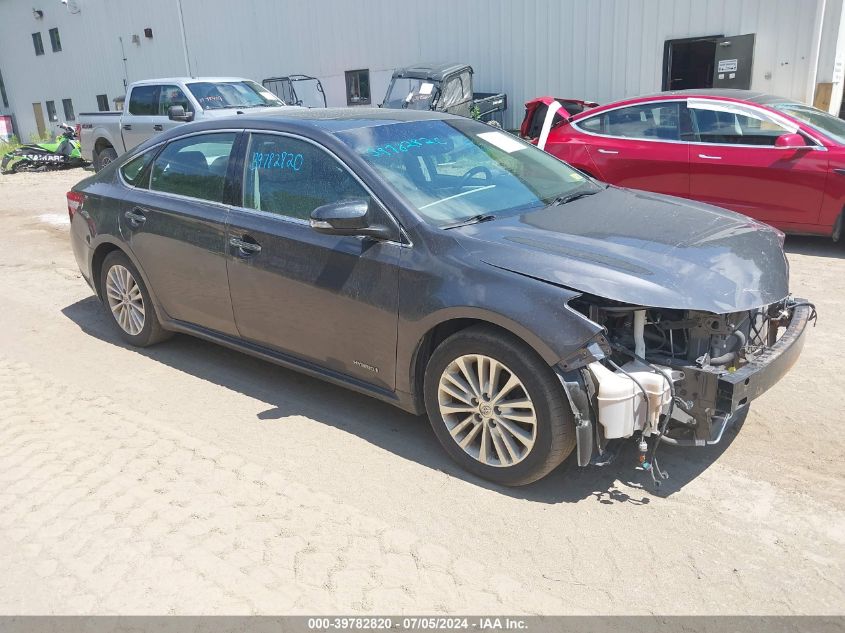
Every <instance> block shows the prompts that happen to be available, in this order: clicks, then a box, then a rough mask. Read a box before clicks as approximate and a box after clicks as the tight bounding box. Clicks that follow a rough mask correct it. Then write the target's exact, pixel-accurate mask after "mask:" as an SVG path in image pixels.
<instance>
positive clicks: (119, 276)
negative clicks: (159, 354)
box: [100, 251, 170, 347]
mask: <svg viewBox="0 0 845 633" xmlns="http://www.w3.org/2000/svg"><path fill="white" fill-rule="evenodd" d="M100 274H101V278H100V288H101V289H102V297H103V303H104V304H105V305H106V307H107V308H108V309H109V313H110V314H111V317H112V320H113V321H114V323H115V325H117V327H118V331H119V333H120V335H121V337H122V338H123V339H124V340H125V341H126V342H127V343H130V344H131V345H135V346H136V347H147V346H149V345H153V344H155V343H158V342H159V341H162V340H164V339H166V338H168V337H169V336H170V332H167V331H165V330H164V329H163V328H162V327H161V323H159V320H158V317H157V316H156V312H155V308H154V307H153V302H152V300H151V299H150V293H149V292H147V287H146V286H145V285H144V281H143V279H141V275H140V274H139V273H138V269H137V268H135V266H134V265H133V264H132V262H131V261H130V260H129V258H128V257H127V256H126V255H125V254H124V253H122V252H121V251H114V252H112V253H110V254H109V255H108V256H106V260H105V261H104V262H103V268H102V270H101V273H100Z"/></svg>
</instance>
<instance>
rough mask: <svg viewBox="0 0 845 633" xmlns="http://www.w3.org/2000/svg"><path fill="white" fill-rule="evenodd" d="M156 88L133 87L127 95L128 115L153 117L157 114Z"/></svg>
mask: <svg viewBox="0 0 845 633" xmlns="http://www.w3.org/2000/svg"><path fill="white" fill-rule="evenodd" d="M158 88H159V87H158V86H135V87H134V88H132V94H130V95H129V114H134V115H137V116H154V115H156V114H158Z"/></svg>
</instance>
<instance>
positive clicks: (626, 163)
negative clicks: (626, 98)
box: [573, 100, 691, 196]
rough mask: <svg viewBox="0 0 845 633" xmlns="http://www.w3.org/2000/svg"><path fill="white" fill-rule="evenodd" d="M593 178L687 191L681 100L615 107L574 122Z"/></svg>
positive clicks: (685, 134)
mask: <svg viewBox="0 0 845 633" xmlns="http://www.w3.org/2000/svg"><path fill="white" fill-rule="evenodd" d="M573 127H575V128H576V129H577V130H579V131H581V132H583V133H584V135H583V137H582V138H581V140H582V141H583V142H585V143H586V144H587V146H588V149H587V151H588V152H589V155H590V158H591V159H592V161H593V163H594V164H595V166H596V168H597V170H598V172H599V173H596V174H593V175H594V176H596V177H597V178H599V179H601V180H604V181H606V182H609V183H612V184H614V185H619V186H622V187H631V188H633V189H644V190H646V191H656V192H658V193H666V194H670V195H673V196H688V195H689V145H688V143H687V142H686V141H687V140H688V139H689V137H690V134H691V128H690V122H689V117H688V114H687V112H686V107H685V106H684V103H683V101H680V100H673V101H660V102H650V103H644V104H637V105H632V106H628V107H625V108H617V109H615V110H609V111H606V112H602V113H599V114H596V115H595V116H592V117H587V118H584V119H580V120H578V121H577V122H574V124H573Z"/></svg>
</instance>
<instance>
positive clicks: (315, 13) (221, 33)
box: [182, 0, 824, 125]
mask: <svg viewBox="0 0 845 633" xmlns="http://www.w3.org/2000/svg"><path fill="white" fill-rule="evenodd" d="M182 5H183V8H184V12H185V23H186V31H187V38H188V42H189V46H190V49H191V57H192V64H194V65H195V68H194V71H195V72H197V73H199V74H207V73H222V74H246V75H249V76H253V77H259V78H260V77H266V76H271V75H280V74H287V73H295V72H302V73H307V74H313V75H316V76H319V77H321V78H322V79H324V84H327V85H326V87H327V92H328V97H329V100H330V103H334V104H335V105H345V104H346V103H345V97H344V83H343V82H344V79H343V71H344V70H351V69H355V68H369V69H370V71H371V76H372V83H373V98H374V100H377V101H380V100H381V98H382V97H383V96H384V91H385V88H386V85H387V80H388V79H389V75H390V71H391V70H392V69H393V68H394V67H396V66H402V65H407V64H412V63H415V62H420V61H426V60H428V61H431V60H457V61H466V62H469V63H470V64H472V66H473V68H474V69H475V71H476V74H475V80H476V89H477V90H480V91H498V90H504V91H506V92H507V93H508V95H509V97H510V104H511V107H510V111H509V123H510V124H511V125H513V124H517V123H518V122H519V120H520V119H521V113H522V103H523V102H524V101H526V100H527V99H529V98H531V97H535V96H538V95H545V94H553V95H555V96H561V97H564V96H573V97H586V98H589V99H593V100H595V101H599V102H607V101H610V100H613V99H619V98H622V97H626V96H632V95H637V94H642V93H647V92H652V91H657V90H660V89H661V76H662V67H663V45H664V41H665V40H667V39H674V38H683V37H692V36H700V35H714V34H725V35H740V34H744V33H756V34H757V38H756V45H755V55H754V57H755V59H754V73H753V83H752V87H753V88H754V89H757V90H762V91H766V92H773V93H776V94H781V95H784V96H787V97H792V98H795V99H800V100H802V101H810V102H811V101H812V86H813V84H814V79H813V77H814V75H815V68H816V56H817V54H818V41H819V32H818V31H817V28H818V23H819V22H820V21H821V11H823V5H824V1H823V0H809V1H802V2H796V1H795V0H590V1H589V2H588V1H586V0H529V1H525V2H512V1H510V0H498V1H491V0H462V1H461V2H455V1H454V0H428V1H427V2H413V3H412V2H397V1H395V0H368V1H367V2H366V3H359V2H348V1H344V0H312V1H310V2H308V3H301V2H296V3H287V2H278V1H276V0H255V1H253V2H242V3H232V2H231V0H182Z"/></svg>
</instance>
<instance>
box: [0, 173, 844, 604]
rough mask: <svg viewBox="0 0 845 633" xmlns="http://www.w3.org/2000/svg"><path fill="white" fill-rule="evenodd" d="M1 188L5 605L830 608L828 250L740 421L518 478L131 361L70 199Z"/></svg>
mask: <svg viewBox="0 0 845 633" xmlns="http://www.w3.org/2000/svg"><path fill="white" fill-rule="evenodd" d="M85 175H86V174H85V172H83V171H81V170H74V171H70V172H64V173H53V174H22V175H16V176H0V229H2V230H0V271H2V272H0V324H1V325H2V327H0V569H2V570H3V572H2V573H0V613H7V614H8V613H33V614H36V613H39V614H40V613H44V614H46V613H80V614H81V613H118V612H120V613H293V612H296V613H329V612H368V613H399V612H406V613H408V612H411V613H425V612H451V613H545V614H549V613H570V614H573V613H578V614H583V613H608V614H611V613H664V614H670V613H672V614H681V613H682V614H702V613H707V614H717V613H719V614H722V613H724V614H727V613H743V614H746V613H747V614H762V613H767V614H805V613H815V614H841V613H843V612H845V609H843V605H845V593H843V586H845V478H843V474H845V462H843V453H845V451H844V450H843V449H845V439H843V423H845V408H843V404H842V399H843V394H845V389H843V387H845V358H843V351H842V350H843V349H845V328H843V327H842V326H841V324H842V318H841V315H842V314H843V313H845V246H843V245H841V244H840V245H833V244H832V243H830V242H828V241H826V240H823V239H809V238H792V239H789V240H788V241H787V247H788V250H789V253H790V261H791V263H792V283H793V288H794V292H795V293H796V294H797V295H799V296H805V297H809V298H811V299H813V300H814V301H815V302H816V303H817V305H818V310H819V315H820V317H819V321H818V327H816V328H815V329H814V330H811V332H810V336H809V340H808V343H807V346H806V348H805V350H804V353H803V356H802V357H801V359H800V360H799V362H798V364H797V365H796V367H795V368H794V369H793V370H792V372H791V373H790V374H789V376H788V377H787V378H786V379H785V380H784V381H783V382H782V383H780V384H779V385H778V386H777V387H776V388H775V389H774V390H773V391H771V392H770V393H768V394H766V395H765V396H764V397H762V398H761V399H760V400H758V401H757V402H756V403H755V405H754V406H753V408H752V412H751V414H750V416H749V418H748V421H747V422H746V424H745V426H744V427H743V429H742V430H741V431H740V432H739V433H738V434H732V435H731V436H730V437H728V438H727V439H726V440H725V441H724V442H723V444H722V445H720V446H718V447H715V448H712V449H697V450H695V449H673V448H671V447H668V446H665V447H663V448H661V452H662V454H663V460H662V464H663V466H664V468H666V469H668V470H669V472H670V474H671V479H670V480H669V481H668V482H667V484H666V485H665V486H664V488H662V489H660V490H658V491H655V490H653V489H652V488H651V486H650V484H649V483H648V481H647V477H646V476H645V475H643V474H642V473H640V472H637V471H635V470H634V469H633V465H634V454H633V453H632V452H630V451H629V452H627V453H623V455H622V456H621V458H620V460H618V461H617V462H616V463H614V464H613V465H612V466H610V467H608V468H605V469H586V470H580V469H578V468H577V467H576V466H574V465H572V464H571V463H568V462H567V463H566V464H564V465H563V466H562V467H561V468H559V469H558V470H557V471H555V472H554V473H553V474H552V475H551V476H550V477H548V478H547V479H545V480H544V481H542V482H540V483H538V484H535V485H533V486H530V487H527V488H523V489H515V490H510V489H502V488H497V487H494V486H491V485H489V484H487V483H485V482H483V481H480V480H477V479H474V478H472V477H470V476H468V475H466V474H465V473H464V472H462V471H461V470H459V469H458V468H456V467H455V466H454V465H453V464H452V463H451V462H450V461H449V460H448V459H447V458H446V457H445V455H444V453H443V452H442V451H441V449H440V448H439V446H438V444H437V442H436V440H435V438H434V436H433V434H432V433H431V432H430V429H429V427H428V424H427V422H426V421H425V420H424V419H422V418H416V417H413V416H410V415H407V414H405V413H402V412H400V411H398V410H396V409H393V408H392V407H390V406H388V405H386V404H382V403H379V402H376V401H374V400H370V399H368V398H365V397H363V396H359V395H356V394H353V393H351V392H347V391H345V390H343V389H340V388H337V387H333V386H329V385H326V384H324V383H321V382H319V381H317V380H313V379H310V378H307V377H303V376H301V375H298V374H296V373H294V372H291V371H287V370H285V369H280V368H278V367H275V366H273V365H270V364H267V363H264V362H261V361H258V360H255V359H252V358H249V357H247V356H244V355H241V354H238V353H235V352H232V351H228V350H226V349H223V348H220V347H217V346H215V345H212V344H210V343H205V342H201V341H199V340H195V339H192V338H189V337H184V336H181V337H176V338H174V339H173V340H171V341H169V342H167V343H165V344H163V345H160V346H157V347H154V348H151V349H148V350H135V349H130V348H127V347H126V346H124V345H123V344H122V343H121V342H120V341H119V339H118V338H117V336H116V334H115V331H114V330H113V329H112V327H111V325H110V323H109V322H108V321H107V319H106V314H105V312H104V311H103V309H102V308H101V306H100V305H99V304H98V302H97V301H96V299H94V298H93V296H92V293H91V291H90V290H89V288H88V287H87V285H86V284H85V282H84V281H83V280H82V278H81V277H80V275H79V273H78V271H77V269H76V264H75V262H74V260H73V256H72V254H71V251H70V248H69V244H68V235H67V226H66V217H67V214H66V207H65V199H64V193H65V191H66V190H67V189H68V188H69V187H70V186H71V185H72V184H73V183H75V182H76V181H77V180H79V179H80V178H82V177H84V176H85Z"/></svg>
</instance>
